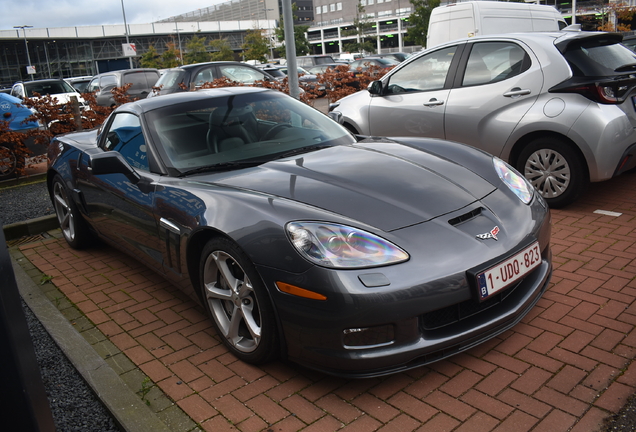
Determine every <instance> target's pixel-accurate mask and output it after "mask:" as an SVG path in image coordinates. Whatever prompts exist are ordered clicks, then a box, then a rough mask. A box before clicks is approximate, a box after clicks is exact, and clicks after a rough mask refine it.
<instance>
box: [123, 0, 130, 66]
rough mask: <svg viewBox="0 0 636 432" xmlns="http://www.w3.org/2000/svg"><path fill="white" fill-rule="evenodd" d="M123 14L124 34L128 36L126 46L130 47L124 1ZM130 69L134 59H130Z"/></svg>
mask: <svg viewBox="0 0 636 432" xmlns="http://www.w3.org/2000/svg"><path fill="white" fill-rule="evenodd" d="M121 13H122V15H123V16H124V34H125V35H126V44H127V45H129V46H130V40H129V39H128V24H126V10H125V9H124V0H121ZM128 62H129V63H130V68H131V69H132V68H133V61H132V57H128Z"/></svg>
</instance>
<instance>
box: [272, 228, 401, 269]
mask: <svg viewBox="0 0 636 432" xmlns="http://www.w3.org/2000/svg"><path fill="white" fill-rule="evenodd" d="M285 228H286V229H287V235H288V236H289V239H290V240H291V242H292V244H293V245H294V247H295V248H296V250H298V252H300V254H301V255H303V256H304V257H305V258H307V259H308V260H309V261H311V262H313V263H315V264H318V265H321V266H324V267H330V268H349V269H352V268H365V267H375V266H381V265H387V264H396V263H399V262H402V261H406V260H408V259H409V255H408V254H407V253H406V252H404V251H403V250H402V249H400V248H399V247H397V246H395V245H393V244H391V243H390V242H388V241H386V240H384V239H382V238H380V237H378V236H376V235H374V234H371V233H368V232H366V231H362V230H359V229H356V228H352V227H348V226H345V225H338V224H331V223H321V222H290V223H288V224H287V226H286V227H285Z"/></svg>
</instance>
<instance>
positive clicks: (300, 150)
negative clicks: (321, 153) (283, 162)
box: [274, 144, 333, 159]
mask: <svg viewBox="0 0 636 432" xmlns="http://www.w3.org/2000/svg"><path fill="white" fill-rule="evenodd" d="M327 147H333V144H312V145H308V146H304V147H298V148H295V149H293V150H289V151H286V152H284V153H281V154H279V155H276V157H275V158H274V159H284V158H286V157H289V156H296V155H299V154H303V153H309V152H310V151H313V150H319V149H322V148H327Z"/></svg>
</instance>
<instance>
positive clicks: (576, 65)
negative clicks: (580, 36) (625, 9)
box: [563, 39, 636, 77]
mask: <svg viewBox="0 0 636 432" xmlns="http://www.w3.org/2000/svg"><path fill="white" fill-rule="evenodd" d="M563 57H565V59H566V60H567V61H568V63H569V64H570V67H571V68H572V73H573V74H574V76H577V77H600V76H612V75H617V74H621V73H625V72H632V71H633V69H631V68H628V69H629V70H621V68H624V67H626V66H630V65H634V64H635V63H636V53H634V52H633V51H631V50H630V49H628V48H626V47H625V46H623V45H621V44H620V43H617V42H616V41H615V40H611V41H607V40H602V39H601V40H599V39H594V40H586V41H581V42H580V43H571V44H570V45H568V47H567V49H566V51H565V52H564V53H563Z"/></svg>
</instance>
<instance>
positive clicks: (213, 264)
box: [199, 237, 279, 365]
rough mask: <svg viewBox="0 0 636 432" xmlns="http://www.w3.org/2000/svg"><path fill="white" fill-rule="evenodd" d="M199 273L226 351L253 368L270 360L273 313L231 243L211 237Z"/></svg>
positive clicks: (274, 345) (274, 349)
mask: <svg viewBox="0 0 636 432" xmlns="http://www.w3.org/2000/svg"><path fill="white" fill-rule="evenodd" d="M199 272H200V274H199V276H200V279H199V280H200V281H201V289H202V292H203V299H204V303H205V307H206V309H207V311H208V313H209V314H210V315H211V317H212V321H213V322H214V326H215V327H216V330H217V333H218V335H219V337H220V338H221V340H222V341H223V343H224V344H225V346H226V347H227V348H228V349H229V350H230V352H231V353H232V354H234V355H235V356H236V357H238V358H239V359H240V360H243V361H245V362H247V363H251V364H255V365H257V364H263V363H267V362H269V361H272V360H274V359H275V358H276V357H277V356H278V353H279V343H278V333H277V328H276V320H275V318H274V311H273V308H272V305H271V302H270V299H269V296H268V295H267V292H266V288H265V286H264V284H263V282H262V281H261V278H260V276H259V275H258V273H257V271H256V268H255V267H254V265H253V264H252V263H251V261H250V260H249V258H248V257H247V255H245V253H244V252H243V251H242V250H241V249H239V247H238V246H237V245H236V244H234V243H233V242H232V241H230V240H228V239H226V238H223V237H218V238H213V239H212V240H210V241H209V242H208V243H207V244H206V245H205V247H204V248H203V252H202V254H201V261H200V266H199Z"/></svg>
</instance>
